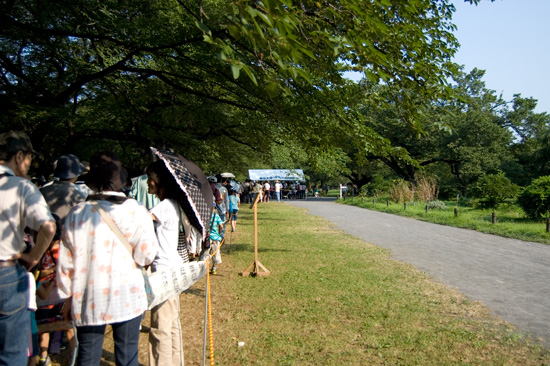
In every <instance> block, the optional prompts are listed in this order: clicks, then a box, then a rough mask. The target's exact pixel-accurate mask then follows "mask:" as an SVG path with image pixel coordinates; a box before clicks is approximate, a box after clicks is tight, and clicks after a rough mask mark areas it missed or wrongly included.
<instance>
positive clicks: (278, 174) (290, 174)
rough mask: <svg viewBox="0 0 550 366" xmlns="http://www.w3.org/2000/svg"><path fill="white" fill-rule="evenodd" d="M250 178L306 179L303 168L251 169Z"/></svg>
mask: <svg viewBox="0 0 550 366" xmlns="http://www.w3.org/2000/svg"><path fill="white" fill-rule="evenodd" d="M248 178H249V179H250V180H292V181H299V182H303V181H305V177H304V171H303V170H302V169H249V170H248Z"/></svg>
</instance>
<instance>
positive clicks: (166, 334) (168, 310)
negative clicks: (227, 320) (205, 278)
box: [147, 160, 184, 366]
mask: <svg viewBox="0 0 550 366" xmlns="http://www.w3.org/2000/svg"><path fill="white" fill-rule="evenodd" d="M147 185H148V186H149V193H150V194H155V195H157V196H158V198H159V199H160V203H159V204H158V205H156V206H155V207H153V208H152V209H151V214H152V215H153V219H154V222H155V230H156V233H157V237H158V241H159V245H160V249H159V251H158V254H157V257H156V258H155V260H154V261H153V264H152V265H151V270H152V271H153V272H155V271H157V270H160V269H162V268H170V267H177V266H180V265H181V264H183V259H182V257H181V256H180V254H179V253H178V237H179V232H180V217H181V210H182V209H181V205H180V204H179V201H180V200H181V199H183V192H182V190H181V189H180V188H179V186H178V183H177V182H176V180H175V179H174V177H173V176H172V174H171V173H170V171H168V169H167V168H166V165H165V164H164V162H163V161H162V160H157V161H155V162H153V163H151V164H150V165H149V166H148V167H147ZM179 317H180V302H179V295H175V296H173V297H172V298H170V299H168V300H166V301H164V302H163V303H161V304H159V305H157V306H155V307H154V308H152V309H151V330H150V332H149V365H151V366H165V365H173V366H180V365H181V366H183V364H184V358H183V348H182V335H181V323H180V318H179Z"/></svg>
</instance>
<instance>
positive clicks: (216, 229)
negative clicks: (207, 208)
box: [210, 204, 223, 274]
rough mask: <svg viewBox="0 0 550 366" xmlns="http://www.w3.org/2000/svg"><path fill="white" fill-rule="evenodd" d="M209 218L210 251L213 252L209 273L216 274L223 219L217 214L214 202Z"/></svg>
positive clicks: (219, 262) (219, 260)
mask: <svg viewBox="0 0 550 366" xmlns="http://www.w3.org/2000/svg"><path fill="white" fill-rule="evenodd" d="M210 220H211V221H212V222H211V224H210V227H211V228H212V229H211V230H210V253H211V254H214V256H213V257H212V262H214V264H213V265H212V270H211V271H210V273H211V274H216V265H218V264H221V263H222V255H221V252H220V250H219V247H220V243H221V241H222V236H221V234H220V233H221V232H222V230H223V221H222V219H221V218H220V216H219V215H218V210H217V207H216V204H214V209H213V210H212V217H211V218H210Z"/></svg>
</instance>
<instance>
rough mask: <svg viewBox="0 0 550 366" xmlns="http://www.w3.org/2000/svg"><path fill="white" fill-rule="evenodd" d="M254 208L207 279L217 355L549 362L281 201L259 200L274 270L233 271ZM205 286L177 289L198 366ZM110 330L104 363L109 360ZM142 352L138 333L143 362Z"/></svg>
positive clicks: (242, 359)
mask: <svg viewBox="0 0 550 366" xmlns="http://www.w3.org/2000/svg"><path fill="white" fill-rule="evenodd" d="M252 213H253V211H252V210H250V209H248V208H247V207H244V206H242V208H241V211H240V213H239V221H238V224H237V232H236V233H229V234H228V237H227V243H226V244H225V245H224V247H223V248H222V249H223V251H222V253H223V264H222V265H221V266H219V269H218V274H217V275H214V276H211V278H210V280H211V284H210V288H211V289H212V316H213V336H214V349H215V352H214V354H215V364H216V365H235V366H237V365H239V366H240V365H266V366H273V365H296V366H303V365H312V366H313V365H339V366H340V365H407V366H408V365H422V366H425V365H434V366H436V365H437V366H444V365H539V366H540V365H550V353H549V351H548V349H546V348H543V347H541V346H539V345H537V342H536V341H534V340H532V339H530V338H529V337H528V336H527V335H525V334H523V333H521V332H519V331H518V330H516V329H514V328H513V327H511V326H509V325H507V324H505V323H503V322H502V321H500V320H499V319H497V318H495V317H493V316H492V315H491V314H490V312H489V311H488V309H487V308H486V307H485V306H483V305H482V304H480V303H478V302H473V301H470V300H468V299H467V298H465V297H464V296H463V295H461V294H460V293H458V292H456V291H454V290H452V289H449V288H447V287H445V286H444V285H442V284H440V283H438V282H435V281H433V280H432V279H431V278H430V277H428V276H427V275H426V274H424V273H422V272H419V271H418V270H416V269H414V268H413V267H412V266H410V265H407V264H403V263H400V262H396V261H394V260H392V259H391V258H390V257H389V254H388V252H387V251H386V250H383V249H381V248H378V247H376V246H374V245H371V244H369V243H366V242H363V241H361V240H359V239H356V238H353V237H351V236H349V235H346V234H344V233H342V232H340V231H338V230H335V229H334V228H332V227H331V225H330V223H328V222H327V221H325V220H322V219H320V218H317V217H313V216H309V215H307V214H306V212H305V211H304V210H302V209H299V208H296V207H293V206H290V205H288V204H286V203H277V202H271V203H267V204H266V203H262V204H260V205H259V208H258V217H259V223H258V228H259V229H258V238H259V260H260V262H261V263H262V264H263V265H264V266H265V267H266V268H267V269H268V270H270V271H271V275H270V276H266V277H258V278H254V277H242V276H240V275H239V272H241V271H243V270H245V269H246V268H247V267H248V266H249V265H250V264H251V263H252V262H253V260H254V226H253V221H252V218H253V214H252ZM204 284H205V280H201V281H199V282H198V283H197V284H196V285H195V286H193V287H192V288H191V289H190V290H189V291H186V292H185V293H183V294H182V295H181V315H182V325H183V330H184V343H185V363H186V365H187V366H189V365H202V357H203V356H202V354H203V353H202V350H203V341H202V339H203V330H202V329H203V328H202V322H203V317H204ZM144 324H145V325H147V324H148V316H146V318H145V320H144ZM109 338H110V336H109V337H108V338H106V339H107V341H106V343H105V346H104V361H103V363H102V365H114V362H113V361H112V360H113V357H112V352H113V351H112V342H111V341H110V339H109ZM240 342H241V343H240ZM239 343H240V344H241V346H239ZM146 350H147V334H146V333H142V334H141V339H140V355H139V361H140V363H141V364H143V365H147V352H146ZM57 364H59V363H57ZM207 364H208V365H209V364H210V360H207Z"/></svg>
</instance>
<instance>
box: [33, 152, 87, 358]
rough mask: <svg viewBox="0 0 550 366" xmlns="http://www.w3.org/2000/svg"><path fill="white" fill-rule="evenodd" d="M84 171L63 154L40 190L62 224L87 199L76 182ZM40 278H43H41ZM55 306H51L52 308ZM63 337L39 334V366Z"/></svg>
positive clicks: (70, 333) (69, 333)
mask: <svg viewBox="0 0 550 366" xmlns="http://www.w3.org/2000/svg"><path fill="white" fill-rule="evenodd" d="M83 171H84V167H83V166H82V164H80V160H79V159H78V158H77V157H76V156H75V155H72V154H68V155H62V156H60V157H59V159H57V163H56V166H55V170H54V174H53V176H54V178H56V180H55V182H54V183H53V184H50V185H49V186H46V187H43V188H42V189H41V190H40V192H41V193H42V195H43V196H44V199H45V200H46V203H47V204H48V207H49V208H50V211H51V212H52V214H54V215H57V216H58V217H59V221H58V222H59V223H60V225H61V226H62V225H63V222H64V221H65V218H66V217H67V214H68V213H69V211H70V210H71V208H73V206H76V205H77V204H79V203H80V202H84V201H85V200H86V196H85V194H84V193H83V191H82V190H80V189H78V188H77V187H76V186H75V182H76V181H77V179H78V177H79V176H80V175H81V174H82V172H83ZM61 229H62V227H58V230H57V231H58V232H61ZM47 257H50V258H51V260H52V263H51V265H52V266H53V270H55V263H56V262H57V260H56V259H54V258H53V257H52V256H47ZM44 259H45V258H43V262H44ZM39 280H42V279H41V278H39ZM52 307H53V306H49V308H52ZM39 310H41V311H39V312H38V314H41V313H43V310H44V309H39ZM62 337H63V331H57V332H54V333H52V339H51V341H50V333H41V334H39V339H40V358H39V360H38V366H45V365H48V364H49V363H50V360H49V356H48V348H49V350H50V352H51V353H59V350H60V347H61V340H62ZM67 338H68V339H70V340H73V339H74V332H73V330H72V329H69V330H67ZM72 351H74V347H73V346H72V345H71V352H72Z"/></svg>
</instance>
